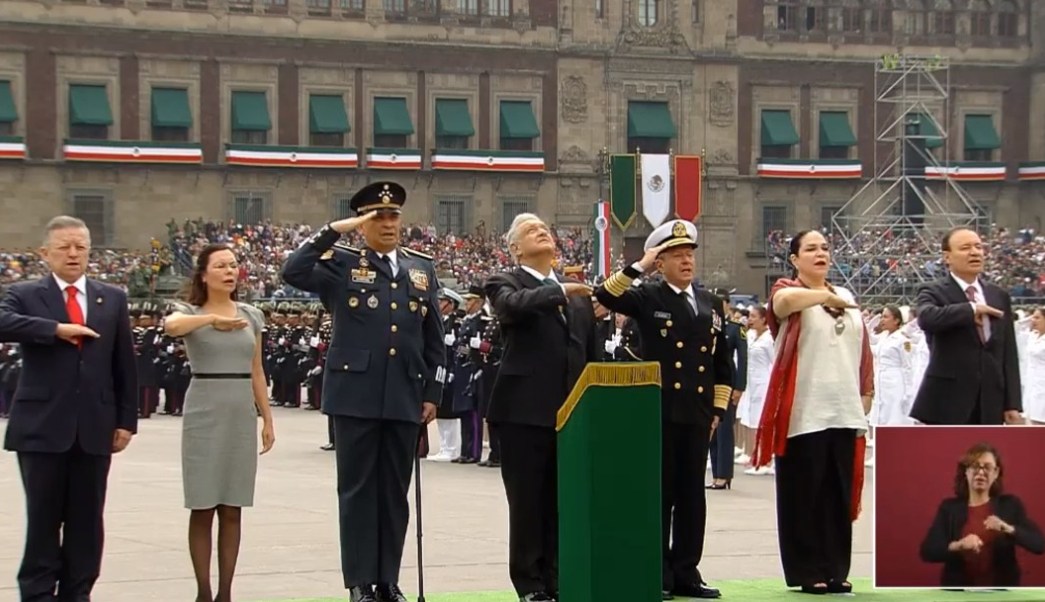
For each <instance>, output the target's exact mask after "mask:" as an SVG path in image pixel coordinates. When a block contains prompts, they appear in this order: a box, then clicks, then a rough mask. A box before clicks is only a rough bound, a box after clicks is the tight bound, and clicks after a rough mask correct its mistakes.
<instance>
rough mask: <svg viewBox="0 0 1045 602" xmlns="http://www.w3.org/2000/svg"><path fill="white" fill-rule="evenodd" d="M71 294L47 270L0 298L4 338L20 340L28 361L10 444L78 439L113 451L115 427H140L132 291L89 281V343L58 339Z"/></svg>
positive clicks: (90, 448) (68, 443) (22, 448)
mask: <svg viewBox="0 0 1045 602" xmlns="http://www.w3.org/2000/svg"><path fill="white" fill-rule="evenodd" d="M68 322H69V316H68V314H67V312H66V310H65V295H64V294H63V293H62V291H60V290H58V284H57V283H56V282H55V281H54V278H53V277H52V276H51V275H50V274H48V275H47V276H44V277H43V278H40V279H39V280H34V281H31V282H20V283H18V284H14V285H12V286H11V287H10V288H9V289H8V290H7V293H6V294H5V295H4V297H3V299H2V300H0V341H3V342H12V343H21V345H22V354H23V356H24V363H23V365H22V375H21V378H20V379H19V381H18V389H17V390H16V391H15V395H14V405H13V406H12V408H11V419H10V422H9V423H8V425H7V436H6V438H5V440H4V448H5V449H8V450H11V451H18V452H45V453H61V452H65V451H68V450H69V449H70V448H72V446H73V444H74V442H76V441H79V443H80V447H81V448H83V450H84V451H85V452H87V453H89V454H94V455H108V454H111V453H112V442H113V433H114V431H115V430H116V429H117V428H121V429H126V430H128V431H131V432H132V433H133V432H135V431H136V429H137V425H138V381H137V373H136V372H135V357H134V343H133V341H132V339H131V326H130V318H129V316H128V312H127V295H126V293H124V292H123V291H122V290H120V289H118V288H116V287H114V286H110V285H108V284H103V283H101V282H96V281H94V280H90V279H88V280H87V327H88V328H91V329H92V330H94V331H95V332H97V333H98V334H99V335H101V336H100V337H99V338H97V339H91V338H86V339H84V341H83V348H82V349H78V348H77V347H76V346H75V345H72V344H70V343H67V342H65V341H63V340H61V339H59V338H57V337H56V336H55V331H56V329H57V328H58V324H59V323H68Z"/></svg>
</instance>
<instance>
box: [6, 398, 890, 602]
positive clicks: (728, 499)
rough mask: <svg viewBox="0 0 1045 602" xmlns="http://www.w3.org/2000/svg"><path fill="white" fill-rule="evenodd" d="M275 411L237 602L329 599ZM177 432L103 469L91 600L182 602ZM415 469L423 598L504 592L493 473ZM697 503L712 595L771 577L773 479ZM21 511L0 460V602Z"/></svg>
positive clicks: (304, 473) (311, 430)
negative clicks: (704, 512) (100, 542)
mask: <svg viewBox="0 0 1045 602" xmlns="http://www.w3.org/2000/svg"><path fill="white" fill-rule="evenodd" d="M274 413H275V418H276V438H277V441H276V447H275V449H273V451H272V452H271V453H270V454H268V455H266V456H264V457H263V458H262V460H261V462H260V466H259V474H258V490H257V495H256V500H255V501H256V505H255V507H254V508H253V509H250V510H248V511H246V512H245V515H244V516H245V518H244V533H243V548H242V552H241V555H240V562H239V569H238V575H237V580H236V588H235V593H236V599H237V600H240V601H243V602H250V601H259V600H280V599H293V598H308V597H320V596H338V595H341V594H342V593H343V588H342V584H341V574H340V568H339V567H340V563H339V557H338V544H337V505H336V497H335V493H334V468H333V465H334V455H333V453H331V452H324V451H321V450H320V449H319V447H318V446H319V445H320V444H322V443H324V442H325V440H326V422H325V419H324V417H323V416H321V415H320V414H318V413H316V412H306V411H299V410H289V409H281V408H276V409H274ZM2 424H3V423H0V425H2ZM180 427H181V422H180V419H178V418H172V417H167V416H154V417H153V418H152V419H150V420H143V421H141V424H140V433H139V434H138V436H137V437H135V439H134V441H133V442H132V444H131V447H130V448H129V449H128V450H127V451H126V452H125V453H123V454H121V455H119V456H116V458H115V461H114V463H113V468H112V473H111V476H110V481H109V483H110V485H109V498H108V506H107V512H106V532H107V541H106V553H105V564H104V566H103V569H102V577H101V580H100V581H99V583H98V585H97V587H96V588H95V596H94V599H95V600H96V601H98V602H141V601H144V600H158V601H164V602H178V601H185V602H188V601H191V600H192V599H193V595H194V593H195V589H194V582H193V578H192V569H191V566H190V564H189V557H188V552H187V548H186V528H187V520H188V512H187V511H186V510H184V509H183V508H182V490H181V462H180V439H181V431H180ZM431 428H432V436H433V437H432V440H433V441H438V437H437V435H436V431H435V426H434V425H432V427H431ZM627 444H628V442H626V441H621V445H627ZM423 470H424V474H423V477H422V484H423V491H424V514H423V519H424V524H425V527H426V529H425V531H426V532H425V547H424V551H425V584H426V590H427V591H429V592H466V591H488V590H509V589H511V585H510V583H509V581H508V569H507V552H508V547H507V535H508V521H507V505H506V503H505V499H504V491H503V488H502V485H501V480H500V474H499V472H498V471H497V470H492V469H484V468H479V467H477V466H459V465H455V464H437V463H431V462H426V463H425V464H424V468H423ZM868 476H869V477H870V473H868ZM871 484H872V479H871V478H868V486H867V487H866V488H865V492H864V508H865V512H864V514H863V516H862V517H861V518H860V520H859V521H858V522H857V524H856V527H855V533H856V536H855V542H854V554H853V572H852V575H853V576H854V577H869V576H870V575H871V524H872V520H871V512H869V510H870V509H871V487H870V485H871ZM708 498H709V514H708V516H709V520H708V539H707V543H706V546H705V555H704V561H703V563H702V564H701V569H702V571H703V573H704V575H705V578H707V579H708V580H709V581H711V582H712V584H714V582H715V581H716V580H723V579H750V578H773V577H777V576H779V574H780V569H779V562H778V559H777V543H776V534H775V515H774V509H773V508H774V505H773V481H772V477H750V476H745V475H743V474H740V473H738V476H737V479H736V480H735V481H734V483H733V490H732V491H714V492H708ZM412 499H413V494H411V500H412ZM24 513H25V509H24V498H23V496H22V487H21V483H20V481H19V477H18V466H17V463H16V461H15V456H14V454H10V453H4V454H2V455H0V542H2V545H0V602H15V601H16V600H17V599H18V596H17V587H16V584H15V573H16V571H17V568H18V562H19V560H20V558H21V552H22V542H23V537H24V535H23V534H24ZM416 554H417V552H416V545H415V536H414V526H413V525H412V524H411V527H410V536H409V537H408V539H407V549H406V554H405V560H404V563H403V573H402V585H403V587H404V589H406V590H407V591H416V575H417V561H416V558H417V556H416ZM345 599H347V596H345Z"/></svg>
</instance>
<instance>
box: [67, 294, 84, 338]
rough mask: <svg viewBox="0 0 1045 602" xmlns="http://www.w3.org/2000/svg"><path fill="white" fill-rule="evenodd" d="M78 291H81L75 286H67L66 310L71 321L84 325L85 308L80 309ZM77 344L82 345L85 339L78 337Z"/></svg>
mask: <svg viewBox="0 0 1045 602" xmlns="http://www.w3.org/2000/svg"><path fill="white" fill-rule="evenodd" d="M78 292H79V291H77V290H76V287H75V286H67V287H65V311H66V313H68V314H69V321H70V322H72V323H73V324H79V325H80V326H83V325H84V324H83V322H84V321H83V310H82V309H80V302H79V301H77V300H76V294H77V293H78ZM76 346H77V347H82V346H83V339H78V340H77V342H76Z"/></svg>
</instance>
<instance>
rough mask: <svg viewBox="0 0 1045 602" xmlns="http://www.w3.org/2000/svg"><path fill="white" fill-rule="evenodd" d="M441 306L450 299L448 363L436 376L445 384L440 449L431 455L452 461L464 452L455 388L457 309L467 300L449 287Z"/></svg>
mask: <svg viewBox="0 0 1045 602" xmlns="http://www.w3.org/2000/svg"><path fill="white" fill-rule="evenodd" d="M439 301H440V310H442V302H443V301H447V302H448V303H450V305H449V306H448V307H447V310H446V313H444V314H443V343H444V345H445V347H446V349H445V353H446V364H445V365H444V366H443V369H442V370H441V371H440V372H439V374H437V375H436V379H437V380H438V381H439V382H440V383H442V385H443V399H442V403H440V404H439V411H438V413H437V414H436V421H435V422H436V426H437V427H438V429H439V452H438V453H436V454H435V455H434V456H431V457H429V458H428V459H429V460H433V461H436V462H450V461H452V460H455V459H457V458H458V457H459V456H460V454H461V422H460V420H458V412H457V409H456V408H455V407H454V390H455V388H456V387H457V381H456V379H457V376H458V374H457V364H458V358H457V353H456V345H457V337H458V330H459V329H460V324H461V319H460V318H459V317H458V315H457V311H458V309H459V308H460V307H461V304H462V303H464V300H463V299H462V298H461V296H460V295H458V294H457V292H456V291H452V290H449V289H446V288H442V289H440V290H439Z"/></svg>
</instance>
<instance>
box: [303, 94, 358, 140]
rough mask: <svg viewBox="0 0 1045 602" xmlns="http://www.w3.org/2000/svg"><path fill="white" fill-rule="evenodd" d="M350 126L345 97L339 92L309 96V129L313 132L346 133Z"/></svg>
mask: <svg viewBox="0 0 1045 602" xmlns="http://www.w3.org/2000/svg"><path fill="white" fill-rule="evenodd" d="M350 129H351V128H349V126H348V113H347V112H345V98H344V97H343V96H341V95H339V94H312V95H310V96H309V97H308V131H309V132H311V133H313V134H344V133H346V132H348V131H349V130H350Z"/></svg>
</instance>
